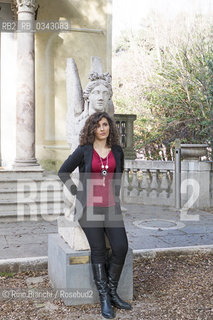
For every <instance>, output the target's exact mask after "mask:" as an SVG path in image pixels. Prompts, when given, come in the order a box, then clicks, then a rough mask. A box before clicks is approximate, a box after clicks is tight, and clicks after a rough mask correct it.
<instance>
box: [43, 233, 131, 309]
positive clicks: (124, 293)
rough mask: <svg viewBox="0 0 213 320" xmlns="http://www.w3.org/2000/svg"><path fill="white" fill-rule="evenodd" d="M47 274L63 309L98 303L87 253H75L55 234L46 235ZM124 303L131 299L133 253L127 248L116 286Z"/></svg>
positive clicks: (88, 253) (88, 252)
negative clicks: (62, 303) (65, 306)
mask: <svg viewBox="0 0 213 320" xmlns="http://www.w3.org/2000/svg"><path fill="white" fill-rule="evenodd" d="M48 275H49V279H50V280H51V282H52V284H53V286H54V288H55V289H58V290H59V293H61V298H62V300H63V301H64V303H65V304H66V305H67V306H70V305H79V304H93V303H98V302H99V296H98V291H97V289H96V286H95V283H94V280H93V272H92V266H91V263H90V251H89V250H85V251H75V250H73V249H71V248H70V247H69V245H68V244H67V243H66V242H65V241H64V240H63V239H62V238H61V237H60V236H59V235H58V234H49V236H48ZM117 292H118V294H119V295H120V297H121V298H122V299H124V300H131V299H132V298H133V252H132V249H130V248H129V250H128V253H127V256H126V260H125V264H124V268H123V270H122V274H121V278H120V281H119V286H118V291H117Z"/></svg>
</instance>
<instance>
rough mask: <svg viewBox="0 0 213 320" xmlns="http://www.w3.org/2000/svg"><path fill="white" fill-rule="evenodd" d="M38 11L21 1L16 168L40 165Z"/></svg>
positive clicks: (32, 3) (29, 1)
mask: <svg viewBox="0 0 213 320" xmlns="http://www.w3.org/2000/svg"><path fill="white" fill-rule="evenodd" d="M35 8H36V0H17V9H18V11H17V15H18V23H19V28H21V30H22V32H17V93H16V159H15V164H14V167H20V166H21V167H23V166H24V167H29V166H38V163H37V160H36V158H35V58H34V32H33V23H34V20H35ZM27 24H28V27H27ZM29 25H30V28H29Z"/></svg>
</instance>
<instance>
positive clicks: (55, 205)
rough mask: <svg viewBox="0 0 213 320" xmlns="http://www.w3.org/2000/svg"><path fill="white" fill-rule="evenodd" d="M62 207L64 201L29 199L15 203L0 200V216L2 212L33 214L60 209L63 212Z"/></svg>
mask: <svg viewBox="0 0 213 320" xmlns="http://www.w3.org/2000/svg"><path fill="white" fill-rule="evenodd" d="M63 207H64V201H63V200H62V199H61V198H59V199H54V201H53V200H46V199H41V200H31V199H28V200H27V199H25V200H24V201H23V200H20V201H19V202H17V201H10V200H1V201H0V214H1V213H2V212H8V211H17V212H18V211H20V210H21V211H22V210H25V211H26V212H28V211H32V212H33V211H35V212H38V211H39V212H41V211H42V210H55V209H57V210H58V209H60V210H63Z"/></svg>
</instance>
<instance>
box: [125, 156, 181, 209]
mask: <svg viewBox="0 0 213 320" xmlns="http://www.w3.org/2000/svg"><path fill="white" fill-rule="evenodd" d="M174 194H175V193H174V162H173V161H167V162H163V161H152V160H148V161H144V160H139V159H138V160H125V169H124V173H123V185H122V195H121V197H122V201H123V202H124V203H137V204H140V203H141V204H147V205H148V204H150V205H168V206H173V205H174Z"/></svg>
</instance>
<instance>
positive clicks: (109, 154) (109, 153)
mask: <svg viewBox="0 0 213 320" xmlns="http://www.w3.org/2000/svg"><path fill="white" fill-rule="evenodd" d="M93 150H94V151H95V153H97V155H98V156H99V157H100V158H101V159H103V160H104V159H106V158H107V157H109V155H110V153H111V152H112V150H110V152H109V153H108V155H107V156H106V157H105V158H102V157H101V156H100V155H99V153H98V152H97V151H96V150H95V148H93Z"/></svg>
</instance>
